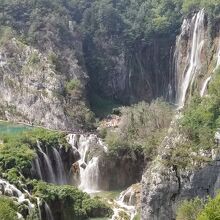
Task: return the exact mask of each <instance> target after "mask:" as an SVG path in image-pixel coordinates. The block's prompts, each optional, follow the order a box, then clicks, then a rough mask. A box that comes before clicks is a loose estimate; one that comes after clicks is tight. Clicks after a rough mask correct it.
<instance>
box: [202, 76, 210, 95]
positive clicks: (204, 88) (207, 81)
mask: <svg viewBox="0 0 220 220" xmlns="http://www.w3.org/2000/svg"><path fill="white" fill-rule="evenodd" d="M211 78H212V77H211V76H209V77H208V78H207V79H206V80H205V82H204V84H203V86H202V89H201V91H200V96H201V97H203V96H204V94H205V91H206V88H207V86H208V83H209V81H210V80H211Z"/></svg>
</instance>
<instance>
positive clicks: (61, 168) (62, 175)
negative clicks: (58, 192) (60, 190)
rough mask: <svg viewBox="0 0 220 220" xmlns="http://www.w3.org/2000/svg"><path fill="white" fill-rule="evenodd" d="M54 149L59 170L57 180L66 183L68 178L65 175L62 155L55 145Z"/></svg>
mask: <svg viewBox="0 0 220 220" xmlns="http://www.w3.org/2000/svg"><path fill="white" fill-rule="evenodd" d="M52 150H53V154H54V159H55V163H56V170H57V178H56V181H57V182H58V183H59V184H61V185H62V184H66V183H67V179H66V176H65V170H64V166H63V161H62V159H61V156H60V154H59V152H58V151H57V149H56V148H54V147H53V148H52Z"/></svg>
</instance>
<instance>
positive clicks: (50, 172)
mask: <svg viewBox="0 0 220 220" xmlns="http://www.w3.org/2000/svg"><path fill="white" fill-rule="evenodd" d="M37 148H38V150H39V152H40V153H41V154H42V155H43V158H44V162H45V165H46V167H45V169H46V171H47V174H48V182H51V183H55V182H56V181H55V175H54V172H53V167H52V164H51V160H50V158H49V157H48V156H47V154H46V153H44V151H43V150H42V148H41V146H40V142H39V141H37Z"/></svg>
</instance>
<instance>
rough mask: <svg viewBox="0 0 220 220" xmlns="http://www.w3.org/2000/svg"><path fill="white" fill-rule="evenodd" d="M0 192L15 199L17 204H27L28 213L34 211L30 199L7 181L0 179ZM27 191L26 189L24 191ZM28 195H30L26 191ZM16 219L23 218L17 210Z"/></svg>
mask: <svg viewBox="0 0 220 220" xmlns="http://www.w3.org/2000/svg"><path fill="white" fill-rule="evenodd" d="M0 192H1V195H5V196H8V197H11V198H13V199H15V200H16V201H17V202H18V203H19V204H27V205H28V210H29V214H31V213H33V212H34V209H35V205H34V204H33V203H31V201H30V200H29V199H27V198H25V194H24V193H22V192H21V191H20V190H19V189H18V188H17V187H16V186H14V185H12V184H10V183H9V182H8V181H6V180H3V179H0ZM26 192H27V191H26ZM27 195H28V196H31V195H30V194H29V193H27ZM17 217H18V219H24V218H23V216H22V215H21V214H20V213H18V212H17Z"/></svg>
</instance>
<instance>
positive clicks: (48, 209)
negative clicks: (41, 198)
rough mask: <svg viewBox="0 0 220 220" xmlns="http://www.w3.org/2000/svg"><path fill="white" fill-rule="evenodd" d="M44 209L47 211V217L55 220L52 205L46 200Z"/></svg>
mask: <svg viewBox="0 0 220 220" xmlns="http://www.w3.org/2000/svg"><path fill="white" fill-rule="evenodd" d="M44 209H45V213H46V219H47V220H54V217H53V214H52V211H51V209H50V206H49V205H48V204H47V203H46V202H45V203H44Z"/></svg>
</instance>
